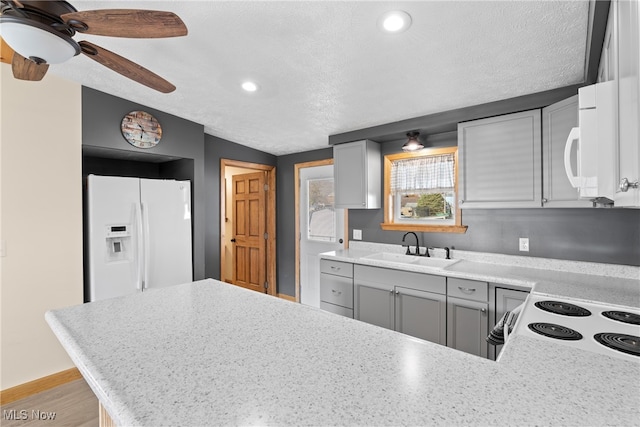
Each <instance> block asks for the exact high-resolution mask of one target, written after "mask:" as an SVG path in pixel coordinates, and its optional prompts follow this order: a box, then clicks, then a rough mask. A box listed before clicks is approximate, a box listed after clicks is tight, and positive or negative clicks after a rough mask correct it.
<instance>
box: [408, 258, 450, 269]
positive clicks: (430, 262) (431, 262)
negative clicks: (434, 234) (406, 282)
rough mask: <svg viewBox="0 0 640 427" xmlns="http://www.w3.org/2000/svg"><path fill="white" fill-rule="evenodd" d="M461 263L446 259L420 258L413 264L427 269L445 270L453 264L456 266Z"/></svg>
mask: <svg viewBox="0 0 640 427" xmlns="http://www.w3.org/2000/svg"><path fill="white" fill-rule="evenodd" d="M458 261H460V260H459V259H444V258H432V257H430V258H426V257H425V258H418V259H417V260H415V261H414V262H413V263H412V264H418V265H422V266H425V267H435V268H445V267H448V266H450V265H451V264H455V263H456V262H458Z"/></svg>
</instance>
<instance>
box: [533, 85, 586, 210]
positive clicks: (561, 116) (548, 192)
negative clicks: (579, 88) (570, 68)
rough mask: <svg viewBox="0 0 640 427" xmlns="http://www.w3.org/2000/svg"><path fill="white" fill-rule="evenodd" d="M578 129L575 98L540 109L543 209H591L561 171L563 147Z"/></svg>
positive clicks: (573, 155)
mask: <svg viewBox="0 0 640 427" xmlns="http://www.w3.org/2000/svg"><path fill="white" fill-rule="evenodd" d="M576 126H578V95H575V96H572V97H571V98H568V99H564V100H562V101H560V102H556V103H555V104H552V105H549V106H548V107H545V108H543V109H542V155H543V162H542V166H543V185H544V187H543V189H542V197H543V198H542V203H543V205H544V206H545V207H560V208H567V207H591V206H592V203H591V201H589V200H580V199H579V198H578V196H579V194H578V190H577V189H575V188H573V187H572V186H571V183H570V182H569V179H568V178H567V173H566V172H565V169H564V147H565V145H566V142H567V136H568V135H569V132H571V128H574V127H576ZM576 148H577V146H575V145H574V151H573V152H572V153H571V154H572V155H571V159H572V162H573V169H572V170H577V166H576V164H575V162H576Z"/></svg>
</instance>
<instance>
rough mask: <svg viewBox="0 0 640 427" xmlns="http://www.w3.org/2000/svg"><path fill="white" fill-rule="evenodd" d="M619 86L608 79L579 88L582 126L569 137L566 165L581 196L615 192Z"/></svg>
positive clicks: (566, 147)
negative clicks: (617, 95) (617, 94)
mask: <svg viewBox="0 0 640 427" xmlns="http://www.w3.org/2000/svg"><path fill="white" fill-rule="evenodd" d="M616 89H617V88H616V86H615V81H608V82H603V83H596V84H594V85H590V86H585V87H582V88H580V89H579V90H578V99H579V100H578V105H579V115H578V118H579V127H577V128H573V129H571V132H570V133H569V137H568V138H567V143H566V145H565V148H564V167H565V170H566V172H567V178H569V182H571V185H572V186H573V187H575V188H577V189H578V193H579V195H580V198H581V199H597V198H601V197H604V198H607V199H610V200H613V196H614V193H615V191H616V177H615V175H616V147H617V144H616V138H617V132H616V117H617V116H616V104H617V98H616V93H617V92H616Z"/></svg>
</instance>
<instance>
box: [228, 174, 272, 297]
mask: <svg viewBox="0 0 640 427" xmlns="http://www.w3.org/2000/svg"><path fill="white" fill-rule="evenodd" d="M232 191H233V198H232V205H233V240H232V242H233V244H234V246H233V251H234V265H233V283H234V284H235V285H238V286H242V287H243V288H247V289H251V290H254V291H258V292H266V291H267V288H266V283H267V280H266V268H267V258H266V241H267V240H266V238H267V235H266V228H267V227H266V220H265V219H266V214H265V203H266V190H265V173H264V172H254V173H248V174H242V175H234V176H233V185H232Z"/></svg>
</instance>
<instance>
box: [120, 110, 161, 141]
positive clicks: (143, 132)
mask: <svg viewBox="0 0 640 427" xmlns="http://www.w3.org/2000/svg"><path fill="white" fill-rule="evenodd" d="M120 128H121V130H122V136H124V138H125V139H126V140H127V142H129V144H131V145H133V146H134V147H138V148H152V147H155V146H156V145H158V143H159V142H160V138H162V127H161V126H160V123H158V120H156V118H155V117H153V116H152V115H151V114H149V113H145V112H144V111H132V112H130V113H129V114H127V115H126V116H124V118H123V119H122V125H121V126H120Z"/></svg>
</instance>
